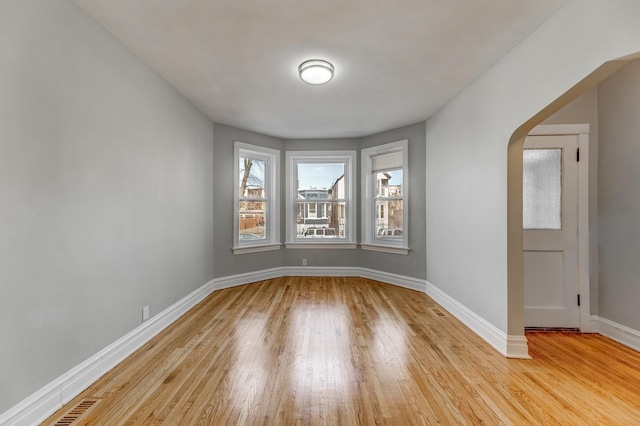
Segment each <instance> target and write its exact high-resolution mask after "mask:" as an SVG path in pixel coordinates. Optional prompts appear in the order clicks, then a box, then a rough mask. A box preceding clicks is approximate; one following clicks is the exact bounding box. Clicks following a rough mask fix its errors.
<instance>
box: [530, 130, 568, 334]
mask: <svg viewBox="0 0 640 426" xmlns="http://www.w3.org/2000/svg"><path fill="white" fill-rule="evenodd" d="M577 150H578V135H549V136H546V135H545V136H528V137H527V139H526V140H525V144H524V152H523V214H522V216H523V229H524V236H523V237H524V241H523V243H524V247H523V248H524V305H525V310H524V311H525V313H524V315H525V326H526V327H567V328H577V327H579V326H580V308H579V300H578V294H579V283H578V162H577V161H578V159H577Z"/></svg>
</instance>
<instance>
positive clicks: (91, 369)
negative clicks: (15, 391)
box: [0, 281, 215, 426]
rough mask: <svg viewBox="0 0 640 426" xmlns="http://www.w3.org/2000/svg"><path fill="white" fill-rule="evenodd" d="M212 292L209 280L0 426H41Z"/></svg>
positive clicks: (1, 421) (8, 416)
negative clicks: (40, 425)
mask: <svg viewBox="0 0 640 426" xmlns="http://www.w3.org/2000/svg"><path fill="white" fill-rule="evenodd" d="M213 290H215V288H214V287H213V281H210V282H208V283H207V284H205V285H203V286H201V287H200V288H198V289H197V290H195V291H193V292H192V293H190V294H189V295H187V296H185V297H184V298H182V299H181V300H179V301H178V302H176V303H174V304H173V305H171V306H170V307H168V308H167V309H165V310H164V311H162V312H160V313H159V314H157V315H155V316H153V317H151V318H150V319H149V320H148V321H146V322H144V323H142V324H141V325H139V326H138V327H136V328H135V329H133V330H132V331H131V332H129V333H127V334H126V335H124V336H123V337H121V338H120V339H118V340H116V341H115V342H113V343H112V344H110V345H109V346H107V347H106V348H104V349H102V350H101V351H100V352H98V353H96V354H95V355H93V356H91V357H90V358H88V359H87V360H85V361H84V362H82V363H80V364H79V365H77V366H75V367H74V368H72V369H71V370H69V371H67V372H66V373H64V374H63V375H62V376H60V377H58V378H57V379H55V380H53V381H52V382H50V383H49V384H47V385H45V386H44V387H42V388H41V389H40V390H38V391H36V392H35V393H33V394H32V395H30V396H29V397H27V398H25V399H24V400H23V401H21V402H19V403H18V404H16V405H15V406H14V407H12V408H10V409H9V410H8V411H5V412H4V413H2V414H0V425H12V426H13V425H35V424H39V423H40V422H42V421H43V420H45V419H46V418H47V417H49V416H50V415H51V414H53V413H55V412H56V411H57V410H59V409H60V408H61V407H62V406H63V405H65V404H66V403H68V402H69V401H71V400H72V399H73V398H75V397H76V396H77V395H79V394H80V392H82V391H83V390H85V389H86V388H88V387H89V386H90V385H91V384H92V383H94V382H95V381H96V380H98V379H99V378H100V377H102V376H103V375H104V374H105V373H107V372H108V371H109V370H111V369H112V368H113V367H115V366H116V365H117V364H119V363H120V362H122V361H123V360H124V359H125V358H126V357H128V356H129V355H131V354H132V353H133V352H135V351H136V350H138V349H139V348H140V347H141V346H142V345H144V344H145V343H147V342H148V341H149V340H151V339H152V338H153V337H154V336H156V335H157V334H158V333H160V332H161V331H162V330H164V329H165V328H166V327H167V326H169V325H170V324H171V323H173V322H174V321H175V320H177V319H178V318H179V317H180V316H182V315H183V314H184V313H185V312H187V311H188V310H189V309H191V308H192V307H194V306H195V305H197V304H198V303H199V302H200V301H202V300H203V299H204V298H205V297H207V296H208V295H209V294H210V293H211V292H212V291H213Z"/></svg>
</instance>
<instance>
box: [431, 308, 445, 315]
mask: <svg viewBox="0 0 640 426" xmlns="http://www.w3.org/2000/svg"><path fill="white" fill-rule="evenodd" d="M431 311H432V312H433V313H434V314H436V315H437V316H439V317H446V316H447V314H445V313H444V312H442V311H441V310H440V309H438V308H431Z"/></svg>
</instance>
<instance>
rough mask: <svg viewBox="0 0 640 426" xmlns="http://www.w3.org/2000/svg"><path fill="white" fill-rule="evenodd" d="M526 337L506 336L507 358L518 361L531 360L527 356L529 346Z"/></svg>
mask: <svg viewBox="0 0 640 426" xmlns="http://www.w3.org/2000/svg"><path fill="white" fill-rule="evenodd" d="M527 342H528V341H527V337H526V336H525V335H522V336H515V335H511V334H510V335H508V336H507V357H508V358H518V359H531V356H530V355H529V345H528V343H527Z"/></svg>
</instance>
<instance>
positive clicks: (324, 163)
mask: <svg viewBox="0 0 640 426" xmlns="http://www.w3.org/2000/svg"><path fill="white" fill-rule="evenodd" d="M355 160H356V152H355V151H292V152H287V176H288V182H289V183H288V186H287V203H286V204H287V218H286V219H287V243H286V244H287V248H303V247H304V248H308V247H313V248H356V242H355V234H356V232H355V203H354V201H353V197H354V194H355V179H354V168H355Z"/></svg>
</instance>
